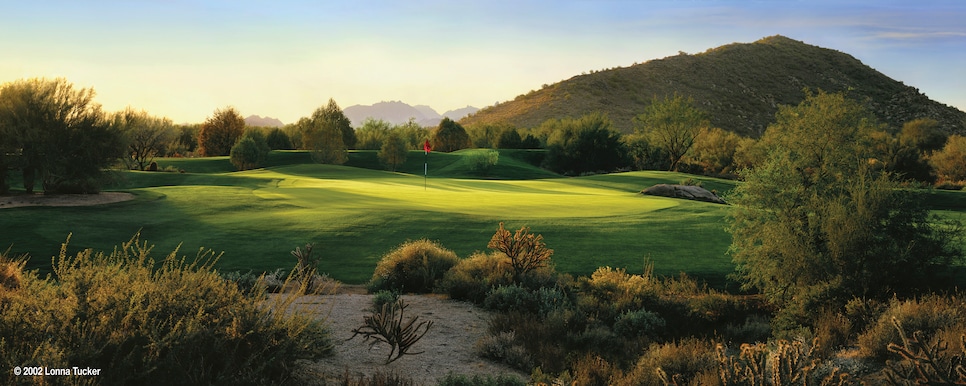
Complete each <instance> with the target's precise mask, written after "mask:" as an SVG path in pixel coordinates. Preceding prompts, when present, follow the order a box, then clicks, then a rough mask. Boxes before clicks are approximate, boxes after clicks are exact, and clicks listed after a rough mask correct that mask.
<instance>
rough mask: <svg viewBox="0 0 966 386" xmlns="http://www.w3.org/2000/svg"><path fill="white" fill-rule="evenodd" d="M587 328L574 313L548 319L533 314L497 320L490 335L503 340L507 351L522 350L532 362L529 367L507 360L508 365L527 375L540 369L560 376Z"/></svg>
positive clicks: (498, 316) (504, 315)
mask: <svg viewBox="0 0 966 386" xmlns="http://www.w3.org/2000/svg"><path fill="white" fill-rule="evenodd" d="M585 328H586V320H585V318H584V317H583V316H582V315H580V314H579V313H577V312H574V311H573V310H561V311H556V312H553V313H551V314H549V315H547V316H546V317H544V318H540V317H535V316H534V314H532V313H521V312H508V313H499V314H496V315H494V316H493V319H491V320H490V327H489V334H490V335H491V336H501V337H502V339H504V342H505V344H504V346H505V347H519V348H521V349H522V350H521V351H520V352H521V353H525V354H526V355H527V357H529V358H530V361H529V362H527V363H524V362H523V361H508V360H506V359H503V362H504V363H507V364H509V365H511V366H514V367H516V368H518V369H520V370H524V371H530V370H531V369H532V368H533V367H534V366H540V367H541V368H543V369H544V370H546V371H549V372H554V373H557V372H560V371H563V370H564V369H565V368H566V366H567V365H568V362H569V361H568V360H567V357H568V355H569V353H570V352H571V346H572V345H573V341H574V340H575V339H574V338H575V335H579V334H580V332H582V331H584V330H585ZM509 338H512V343H511V342H506V339H509ZM514 350H520V349H514ZM507 352H511V351H510V350H507ZM511 362H513V363H511Z"/></svg>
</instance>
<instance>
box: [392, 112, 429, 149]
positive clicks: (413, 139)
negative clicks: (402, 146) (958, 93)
mask: <svg viewBox="0 0 966 386" xmlns="http://www.w3.org/2000/svg"><path fill="white" fill-rule="evenodd" d="M393 130H395V131H396V132H398V133H399V135H400V136H401V137H403V139H405V140H406V143H407V144H408V146H409V150H423V144H424V143H426V141H427V140H428V139H429V138H430V137H431V133H430V131H429V129H427V128H425V127H422V126H420V125H419V124H418V123H416V120H415V119H413V118H409V121H408V122H406V123H403V124H401V125H396V127H394V128H393Z"/></svg>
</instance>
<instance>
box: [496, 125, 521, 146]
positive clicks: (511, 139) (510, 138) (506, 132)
mask: <svg viewBox="0 0 966 386" xmlns="http://www.w3.org/2000/svg"><path fill="white" fill-rule="evenodd" d="M496 147H497V148H498V149H523V138H522V137H520V133H519V132H517V130H516V129H514V128H512V127H508V128H506V129H503V131H501V132H500V138H499V139H498V140H497V143H496Z"/></svg>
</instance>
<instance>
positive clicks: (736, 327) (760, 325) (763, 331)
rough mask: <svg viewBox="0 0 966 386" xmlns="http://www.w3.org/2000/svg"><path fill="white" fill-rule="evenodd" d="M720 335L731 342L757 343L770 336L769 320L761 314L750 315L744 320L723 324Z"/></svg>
mask: <svg viewBox="0 0 966 386" xmlns="http://www.w3.org/2000/svg"><path fill="white" fill-rule="evenodd" d="M721 335H722V337H723V338H724V339H726V340H727V341H729V342H731V343H757V342H764V341H767V340H768V337H770V336H771V321H770V320H769V318H767V317H765V316H762V315H750V316H748V317H747V318H746V319H745V321H744V322H741V323H732V324H727V325H725V327H724V329H723V331H722V332H721Z"/></svg>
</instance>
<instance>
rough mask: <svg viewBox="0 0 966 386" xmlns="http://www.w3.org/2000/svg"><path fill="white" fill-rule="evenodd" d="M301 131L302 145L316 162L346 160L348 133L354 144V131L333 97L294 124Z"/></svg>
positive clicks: (335, 163) (331, 162) (334, 162)
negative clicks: (350, 134) (310, 114)
mask: <svg viewBox="0 0 966 386" xmlns="http://www.w3.org/2000/svg"><path fill="white" fill-rule="evenodd" d="M296 125H297V126H298V130H299V132H300V133H301V141H302V146H303V147H304V148H305V149H307V150H310V151H311V152H312V159H313V160H315V162H318V163H324V164H334V165H341V164H344V163H345V162H346V161H347V160H348V148H349V144H347V143H346V139H347V137H349V136H348V135H346V134H345V133H346V132H347V131H348V132H352V133H353V134H352V136H351V141H352V142H353V143H352V144H353V145H354V144H355V133H354V131H353V130H352V126H351V125H350V122H349V118H347V117H346V116H345V114H344V113H343V112H342V109H341V108H339V105H338V104H336V103H335V100H334V99H329V103H328V104H326V105H325V106H321V107H319V108H318V109H316V110H315V111H314V112H313V113H312V116H310V117H305V118H302V119H300V120H299V121H298V123H297V124H296Z"/></svg>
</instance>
